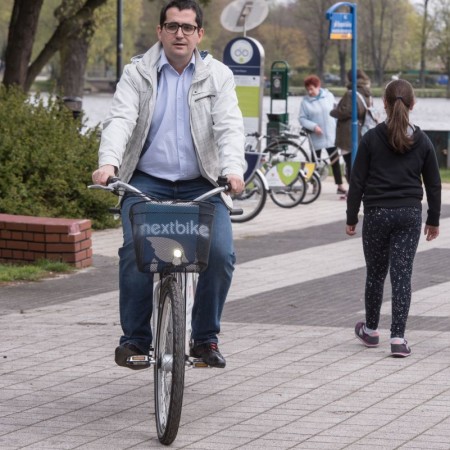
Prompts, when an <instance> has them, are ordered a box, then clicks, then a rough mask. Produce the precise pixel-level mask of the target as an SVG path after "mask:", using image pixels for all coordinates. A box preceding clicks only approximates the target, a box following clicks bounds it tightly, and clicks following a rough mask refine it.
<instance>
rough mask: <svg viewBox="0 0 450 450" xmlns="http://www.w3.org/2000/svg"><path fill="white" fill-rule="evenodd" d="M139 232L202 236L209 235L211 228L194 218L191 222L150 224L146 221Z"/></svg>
mask: <svg viewBox="0 0 450 450" xmlns="http://www.w3.org/2000/svg"><path fill="white" fill-rule="evenodd" d="M139 233H140V234H141V235H143V236H174V235H184V236H202V237H204V238H208V237H209V228H208V227H207V226H206V225H199V224H198V223H195V222H194V221H193V220H191V221H190V222H185V223H182V222H179V221H178V220H176V221H175V222H168V223H161V224H157V223H154V224H148V223H144V224H142V225H140V226H139Z"/></svg>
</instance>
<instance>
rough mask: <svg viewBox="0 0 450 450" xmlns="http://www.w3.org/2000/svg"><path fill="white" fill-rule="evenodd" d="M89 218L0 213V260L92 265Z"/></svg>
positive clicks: (80, 265) (79, 266) (79, 265)
mask: <svg viewBox="0 0 450 450" xmlns="http://www.w3.org/2000/svg"><path fill="white" fill-rule="evenodd" d="M91 235H92V230H91V221H90V220H86V219H54V218H49V217H34V216H16V215H11V214H0V261H1V262H20V261H22V262H32V261H36V260H38V259H48V260H51V261H62V262H65V263H68V264H71V265H73V266H75V267H77V268H83V267H88V266H90V265H91V264H92V241H91Z"/></svg>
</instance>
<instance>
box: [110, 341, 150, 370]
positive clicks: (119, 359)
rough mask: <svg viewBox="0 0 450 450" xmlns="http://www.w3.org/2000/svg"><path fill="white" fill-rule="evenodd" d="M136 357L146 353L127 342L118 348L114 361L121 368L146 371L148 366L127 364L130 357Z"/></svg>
mask: <svg viewBox="0 0 450 450" xmlns="http://www.w3.org/2000/svg"><path fill="white" fill-rule="evenodd" d="M136 355H145V353H144V352H143V351H142V350H141V349H139V348H138V347H136V346H135V345H134V344H129V343H128V342H126V343H125V344H123V345H119V346H118V347H117V348H116V355H115V358H114V360H115V361H116V364H117V365H118V366H121V367H128V368H129V369H133V370H139V369H146V368H147V367H148V365H131V364H128V363H127V359H128V357H130V356H136Z"/></svg>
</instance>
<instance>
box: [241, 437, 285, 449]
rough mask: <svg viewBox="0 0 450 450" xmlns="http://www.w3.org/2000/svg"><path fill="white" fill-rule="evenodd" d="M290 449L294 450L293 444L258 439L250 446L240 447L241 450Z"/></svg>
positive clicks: (249, 444)
mask: <svg viewBox="0 0 450 450" xmlns="http://www.w3.org/2000/svg"><path fill="white" fill-rule="evenodd" d="M290 448H293V447H292V443H291V442H286V441H273V440H271V441H269V440H267V439H257V440H255V441H252V442H250V443H248V444H245V445H242V446H241V447H239V450H261V449H264V450H286V449H290Z"/></svg>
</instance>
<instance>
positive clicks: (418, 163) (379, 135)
mask: <svg viewBox="0 0 450 450" xmlns="http://www.w3.org/2000/svg"><path fill="white" fill-rule="evenodd" d="M414 130H415V131H414V135H413V137H414V144H413V146H412V147H411V149H410V150H409V151H407V152H406V153H403V154H401V153H395V152H394V150H393V149H392V147H391V146H390V145H389V143H388V137H387V126H386V123H384V122H382V123H380V124H379V125H377V126H376V127H375V128H373V129H371V130H369V131H368V132H367V133H366V134H365V135H364V136H363V138H362V139H361V142H360V144H359V147H358V153H357V155H356V158H355V163H354V166H353V168H352V174H351V180H350V188H349V192H348V198H347V225H355V224H357V223H358V212H359V208H360V206H361V200H362V202H363V203H364V208H371V207H376V206H378V207H385V208H399V207H404V206H417V207H419V208H421V206H422V198H423V188H422V180H423V184H424V185H425V191H426V194H427V202H428V216H427V220H426V224H427V225H432V226H439V216H440V212H441V177H440V174H439V167H438V164H437V160H436V154H435V150H434V148H433V144H432V143H431V141H430V139H429V138H428V136H427V135H426V134H425V133H424V132H423V131H422V130H420V129H419V127H415V128H414Z"/></svg>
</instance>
